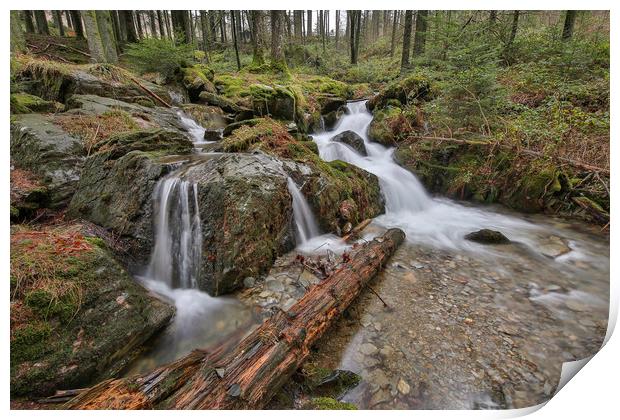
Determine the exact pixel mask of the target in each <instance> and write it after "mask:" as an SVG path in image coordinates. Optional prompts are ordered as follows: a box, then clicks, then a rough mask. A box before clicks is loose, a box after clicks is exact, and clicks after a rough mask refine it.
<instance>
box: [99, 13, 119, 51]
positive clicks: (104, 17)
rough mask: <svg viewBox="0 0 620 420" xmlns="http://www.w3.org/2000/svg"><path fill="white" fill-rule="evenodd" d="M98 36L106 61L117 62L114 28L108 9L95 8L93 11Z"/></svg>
mask: <svg viewBox="0 0 620 420" xmlns="http://www.w3.org/2000/svg"><path fill="white" fill-rule="evenodd" d="M95 18H96V19H97V28H98V30H99V37H100V38H101V44H102V45H103V52H104V55H105V62H106V63H117V62H118V55H117V54H116V40H115V39H114V29H113V26H112V16H111V15H110V11H109V10H97V11H96V13H95Z"/></svg>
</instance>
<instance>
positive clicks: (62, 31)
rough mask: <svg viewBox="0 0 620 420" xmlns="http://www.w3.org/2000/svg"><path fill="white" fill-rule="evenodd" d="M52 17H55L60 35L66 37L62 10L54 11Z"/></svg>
mask: <svg viewBox="0 0 620 420" xmlns="http://www.w3.org/2000/svg"><path fill="white" fill-rule="evenodd" d="M52 16H53V17H54V24H55V25H56V27H57V28H58V35H60V36H65V28H64V27H63V26H62V15H61V14H60V10H53V11H52Z"/></svg>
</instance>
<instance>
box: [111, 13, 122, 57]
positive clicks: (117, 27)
mask: <svg viewBox="0 0 620 420" xmlns="http://www.w3.org/2000/svg"><path fill="white" fill-rule="evenodd" d="M110 15H111V16H112V29H114V38H115V39H116V52H117V54H120V53H122V52H123V47H122V44H123V42H124V40H125V35H124V34H123V30H122V29H121V24H120V19H119V17H118V10H110Z"/></svg>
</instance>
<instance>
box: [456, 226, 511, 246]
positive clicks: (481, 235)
mask: <svg viewBox="0 0 620 420" xmlns="http://www.w3.org/2000/svg"><path fill="white" fill-rule="evenodd" d="M465 239H467V240H468V241H472V242H478V243H481V244H507V243H510V240H509V239H508V238H506V237H505V236H504V234H503V233H501V232H498V231H496V230H490V229H481V230H478V231H476V232H472V233H468V234H467V235H465Z"/></svg>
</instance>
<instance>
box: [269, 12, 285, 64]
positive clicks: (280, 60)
mask: <svg viewBox="0 0 620 420" xmlns="http://www.w3.org/2000/svg"><path fill="white" fill-rule="evenodd" d="M270 14H271V63H272V65H273V66H275V67H278V68H279V67H282V68H286V61H285V60H284V51H283V49H282V32H283V31H282V23H283V22H282V21H283V20H284V19H283V17H284V16H283V14H284V12H283V11H282V10H271V11H270Z"/></svg>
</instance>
